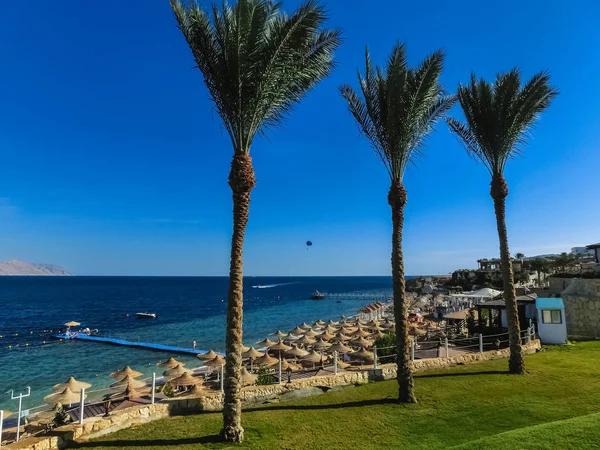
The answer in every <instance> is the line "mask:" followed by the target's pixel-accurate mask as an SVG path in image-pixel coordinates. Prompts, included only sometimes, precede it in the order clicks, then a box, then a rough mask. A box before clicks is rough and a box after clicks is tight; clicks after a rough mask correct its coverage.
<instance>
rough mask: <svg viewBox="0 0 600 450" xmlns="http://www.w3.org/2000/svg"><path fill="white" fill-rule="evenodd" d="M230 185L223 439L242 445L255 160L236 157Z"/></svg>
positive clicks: (241, 155)
mask: <svg viewBox="0 0 600 450" xmlns="http://www.w3.org/2000/svg"><path fill="white" fill-rule="evenodd" d="M229 185H230V186H231V191H232V193H233V236H232V238H231V261H230V266H229V291H228V294H227V336H226V341H225V350H226V354H227V356H226V358H227V359H226V362H225V379H224V383H223V389H224V391H225V398H224V402H223V429H222V430H221V436H222V438H223V440H225V441H227V442H242V441H243V440H244V429H243V428H242V402H241V400H240V389H241V387H242V384H241V379H240V378H241V371H242V318H243V310H242V306H243V300H244V291H243V281H244V280H243V274H242V263H243V261H242V253H243V252H242V251H243V245H244V234H245V232H246V224H247V223H248V211H249V207H250V191H251V190H252V188H253V187H254V185H255V179H254V168H253V167H252V158H251V157H250V156H249V155H247V154H245V153H242V154H236V155H234V157H233V160H232V162H231V172H230V174H229Z"/></svg>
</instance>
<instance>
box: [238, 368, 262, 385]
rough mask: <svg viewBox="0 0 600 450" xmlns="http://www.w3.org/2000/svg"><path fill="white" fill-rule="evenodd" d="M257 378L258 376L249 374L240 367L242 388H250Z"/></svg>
mask: <svg viewBox="0 0 600 450" xmlns="http://www.w3.org/2000/svg"><path fill="white" fill-rule="evenodd" d="M257 378H258V375H255V374H253V373H250V372H248V371H247V370H246V368H245V367H242V376H241V382H242V386H252V385H253V384H254V383H255V382H256V379H257Z"/></svg>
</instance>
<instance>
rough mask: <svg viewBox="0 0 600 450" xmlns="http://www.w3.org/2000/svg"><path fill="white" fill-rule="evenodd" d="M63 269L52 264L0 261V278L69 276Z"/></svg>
mask: <svg viewBox="0 0 600 450" xmlns="http://www.w3.org/2000/svg"><path fill="white" fill-rule="evenodd" d="M69 275H71V274H70V273H69V272H67V271H66V270H65V269H64V268H62V267H60V266H55V265H52V264H36V263H30V262H27V261H19V260H17V259H13V260H10V261H0V276H69Z"/></svg>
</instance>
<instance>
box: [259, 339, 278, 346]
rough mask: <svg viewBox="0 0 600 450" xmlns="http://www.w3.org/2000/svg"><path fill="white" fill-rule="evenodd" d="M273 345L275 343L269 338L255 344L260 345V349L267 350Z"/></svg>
mask: <svg viewBox="0 0 600 450" xmlns="http://www.w3.org/2000/svg"><path fill="white" fill-rule="evenodd" d="M273 344H275V342H273V341H270V340H269V338H266V339H265V340H264V341H260V342H257V343H256V345H260V346H261V347H267V348H269V347H270V346H271V345H273Z"/></svg>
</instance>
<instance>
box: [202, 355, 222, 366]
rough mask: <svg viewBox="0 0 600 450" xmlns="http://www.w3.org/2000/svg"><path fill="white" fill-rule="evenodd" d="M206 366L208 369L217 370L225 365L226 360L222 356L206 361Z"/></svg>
mask: <svg viewBox="0 0 600 450" xmlns="http://www.w3.org/2000/svg"><path fill="white" fill-rule="evenodd" d="M204 365H205V366H206V367H212V368H213V369H216V368H218V367H221V366H224V365H225V358H223V357H222V356H221V355H217V356H215V357H214V358H213V359H209V360H208V361H206V362H205V363H204Z"/></svg>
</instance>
